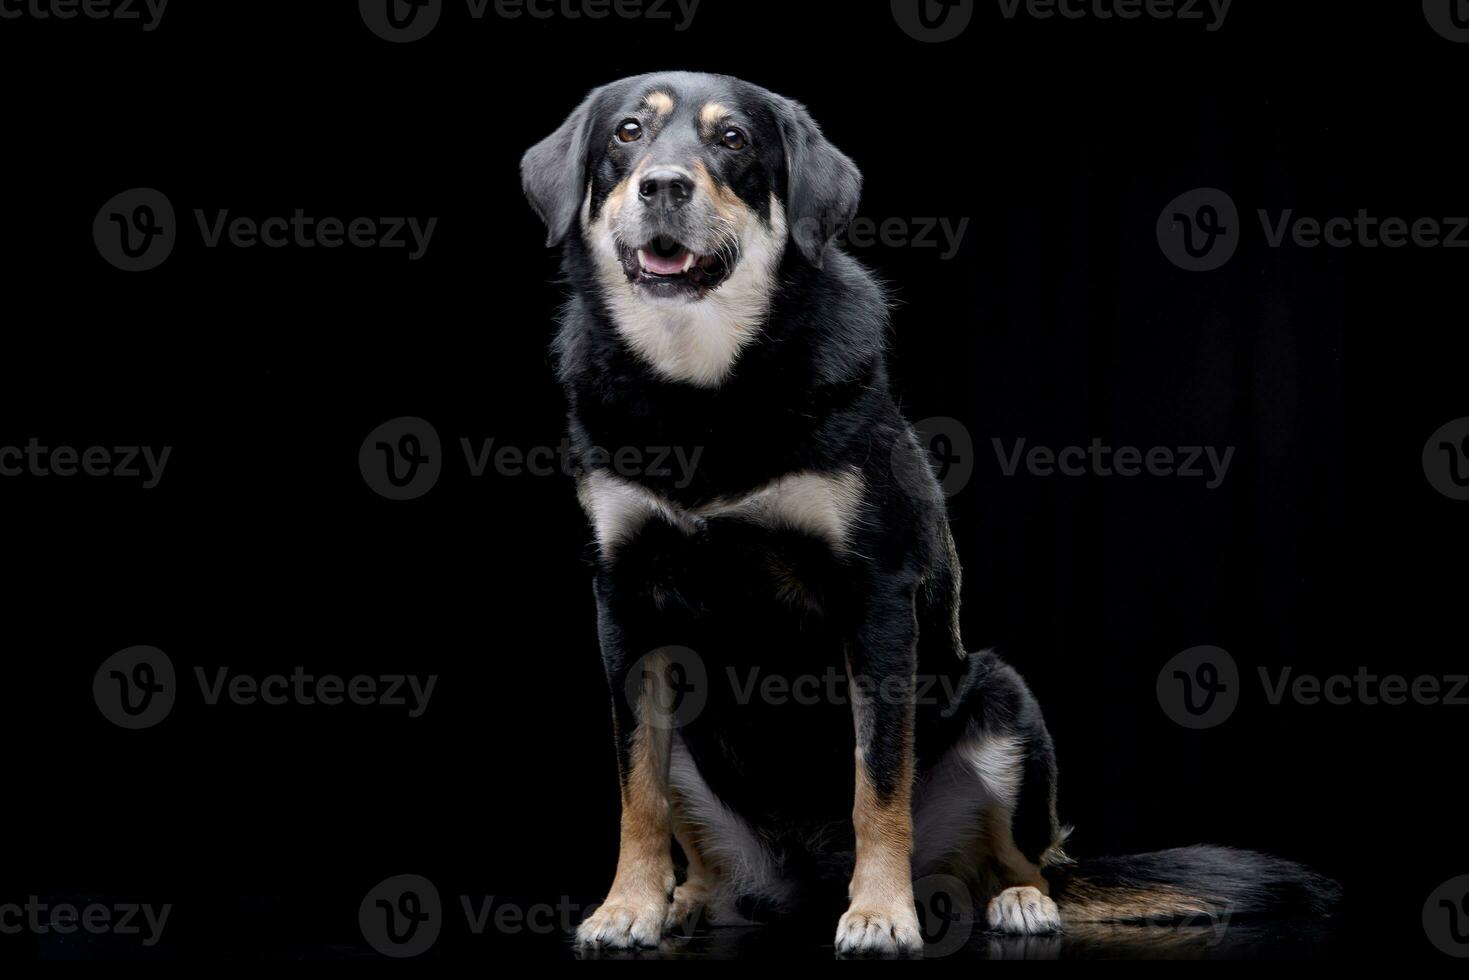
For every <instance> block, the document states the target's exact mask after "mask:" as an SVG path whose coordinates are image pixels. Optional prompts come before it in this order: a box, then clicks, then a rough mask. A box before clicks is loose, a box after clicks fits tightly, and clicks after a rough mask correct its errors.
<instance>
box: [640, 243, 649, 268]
mask: <svg viewBox="0 0 1469 980" xmlns="http://www.w3.org/2000/svg"><path fill="white" fill-rule="evenodd" d="M638 265H639V266H640V267H641V268H642V269H643V270H644V271H647V268H648V250H647V249H644V248H640V249H638Z"/></svg>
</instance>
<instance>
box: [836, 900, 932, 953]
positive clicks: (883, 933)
mask: <svg viewBox="0 0 1469 980" xmlns="http://www.w3.org/2000/svg"><path fill="white" fill-rule="evenodd" d="M837 955H838V956H921V955H923V934H922V933H921V932H919V931H918V914H917V912H915V911H914V909H913V906H912V905H911V904H910V905H906V906H895V907H892V908H871V907H863V906H860V905H855V906H853V907H852V908H850V909H848V910H847V913H846V914H845V915H843V916H842V920H841V921H840V922H838V923H837Z"/></svg>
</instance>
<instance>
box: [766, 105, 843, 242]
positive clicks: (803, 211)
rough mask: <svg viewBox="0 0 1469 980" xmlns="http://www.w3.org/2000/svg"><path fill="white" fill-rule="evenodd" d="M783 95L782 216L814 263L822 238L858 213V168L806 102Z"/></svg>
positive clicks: (827, 238) (827, 239)
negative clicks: (833, 141) (783, 170)
mask: <svg viewBox="0 0 1469 980" xmlns="http://www.w3.org/2000/svg"><path fill="white" fill-rule="evenodd" d="M784 101H785V105H784V106H783V107H782V112H781V135H782V137H783V139H784V141H785V153H786V202H785V205H786V222H787V224H788V225H789V227H790V232H791V238H792V240H794V241H795V243H796V246H797V247H798V248H800V250H801V254H803V255H804V256H806V259H807V261H809V262H810V263H811V264H812V265H814V266H816V267H817V268H818V269H819V268H821V261H822V257H823V256H824V255H825V254H826V246H827V244H828V243H829V242H830V241H831V240H832V239H833V238H835V237H836V236H837V235H839V234H841V232H842V231H843V229H845V228H846V227H847V225H849V224H851V222H852V219H853V218H854V217H855V216H856V214H857V203H858V201H859V200H860V199H861V197H862V172H861V171H860V170H858V169H857V165H856V164H855V163H853V162H852V161H851V158H849V157H848V156H847V155H846V154H845V153H843V152H842V151H841V150H838V149H837V148H836V147H835V146H833V145H832V144H831V141H830V140H828V139H827V138H826V137H825V136H824V135H823V134H822V132H821V127H820V126H817V125H816V120H814V119H812V118H811V113H809V112H808V111H806V107H805V106H803V105H801V104H800V103H798V102H792V101H790V100H788V99H787V100H784Z"/></svg>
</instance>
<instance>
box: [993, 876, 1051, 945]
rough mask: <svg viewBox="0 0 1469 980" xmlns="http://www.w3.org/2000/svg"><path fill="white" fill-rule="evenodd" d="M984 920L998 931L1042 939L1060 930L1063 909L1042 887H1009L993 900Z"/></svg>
mask: <svg viewBox="0 0 1469 980" xmlns="http://www.w3.org/2000/svg"><path fill="white" fill-rule="evenodd" d="M985 918H986V921H987V922H988V923H989V927H990V928H991V929H994V930H995V931H997V932H1009V933H1014V934H1016V935H1023V936H1041V935H1045V934H1046V933H1052V932H1060V931H1061V910H1060V909H1058V908H1056V903H1055V902H1053V901H1051V899H1050V897H1049V896H1047V895H1043V894H1041V890H1040V889H1039V888H1033V887H1031V886H1029V885H1027V886H1024V887H1020V888H1006V889H1005V890H1004V891H1002V892H1000V894H998V895H996V896H995V897H994V898H992V899H990V907H989V912H988V914H987V915H986V916H985Z"/></svg>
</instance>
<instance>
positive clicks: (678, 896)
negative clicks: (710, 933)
mask: <svg viewBox="0 0 1469 980" xmlns="http://www.w3.org/2000/svg"><path fill="white" fill-rule="evenodd" d="M713 911H714V910H713V909H711V908H710V907H709V889H708V888H706V887H705V886H703V885H700V884H696V883H694V882H684V883H683V884H682V885H679V886H678V887H677V888H675V889H674V890H673V901H672V902H670V903H669V905H668V915H667V918H666V920H665V922H664V924H663V931H664V932H679V933H683V934H685V935H687V934H689V933H692V932H693V931H694V930H695V929H697V928H698V927H699V926H700V925H713V924H714V917H713Z"/></svg>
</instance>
